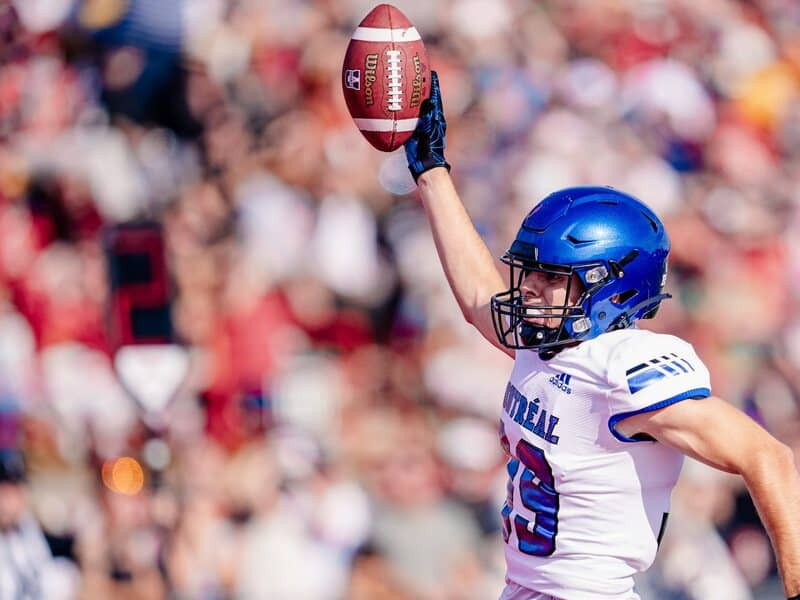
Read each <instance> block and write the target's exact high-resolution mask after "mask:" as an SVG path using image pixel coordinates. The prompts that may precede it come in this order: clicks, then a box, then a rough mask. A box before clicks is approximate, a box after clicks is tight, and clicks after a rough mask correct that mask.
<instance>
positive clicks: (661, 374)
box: [625, 352, 694, 394]
mask: <svg viewBox="0 0 800 600" xmlns="http://www.w3.org/2000/svg"><path fill="white" fill-rule="evenodd" d="M689 371H694V367H693V366H692V364H691V363H690V362H689V361H688V360H686V359H685V358H681V357H679V356H678V355H677V354H675V353H674V352H672V353H670V355H669V356H667V355H665V354H664V355H662V356H660V357H656V358H653V359H651V360H649V361H647V362H643V363H641V364H638V365H636V366H635V367H633V368H631V369H628V370H627V371H626V372H625V375H626V377H627V378H628V389H630V391H631V394H635V393H636V392H638V391H640V390H643V389H644V388H646V387H647V386H648V385H651V384H653V383H655V382H656V381H658V380H659V379H663V378H665V377H675V376H676V375H681V374H683V373H688V372H689Z"/></svg>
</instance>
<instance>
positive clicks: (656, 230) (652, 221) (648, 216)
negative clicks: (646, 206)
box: [642, 212, 658, 233]
mask: <svg viewBox="0 0 800 600" xmlns="http://www.w3.org/2000/svg"><path fill="white" fill-rule="evenodd" d="M642 214H643V215H644V218H645V219H647V222H648V223H650V227H652V228H653V231H654V232H655V233H658V223H656V222H655V221H654V220H653V218H652V217H651V216H650V215H648V214H647V213H646V212H643V213H642Z"/></svg>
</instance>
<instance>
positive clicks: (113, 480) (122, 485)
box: [102, 456, 144, 496]
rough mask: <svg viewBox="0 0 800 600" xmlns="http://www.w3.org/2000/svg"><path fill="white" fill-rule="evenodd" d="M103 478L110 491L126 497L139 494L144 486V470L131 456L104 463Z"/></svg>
mask: <svg viewBox="0 0 800 600" xmlns="http://www.w3.org/2000/svg"><path fill="white" fill-rule="evenodd" d="M102 477H103V484H105V486H106V487H107V488H108V489H110V490H111V491H112V492H116V493H118V494H124V495H126V496H134V495H136V494H138V493H139V492H140V491H141V490H142V487H143V486H144V470H143V469H142V466H141V465H140V464H139V462H138V461H137V460H136V459H135V458H131V457H130V456H121V457H120V458H116V459H111V460H107V461H106V462H105V463H103V468H102Z"/></svg>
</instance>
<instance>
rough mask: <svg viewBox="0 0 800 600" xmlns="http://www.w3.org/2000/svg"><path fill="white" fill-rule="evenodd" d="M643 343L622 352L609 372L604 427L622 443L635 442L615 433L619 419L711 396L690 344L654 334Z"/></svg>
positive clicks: (705, 373) (704, 370)
mask: <svg viewBox="0 0 800 600" xmlns="http://www.w3.org/2000/svg"><path fill="white" fill-rule="evenodd" d="M646 342H647V343H646V344H644V345H637V346H636V347H634V348H630V347H629V348H625V349H623V350H622V351H621V352H620V353H619V354H618V355H617V357H616V359H615V361H614V365H613V371H612V372H611V373H609V375H610V376H611V380H612V390H611V393H610V394H609V400H610V417H609V419H608V428H609V429H610V430H611V433H612V434H613V435H614V437H615V438H617V439H618V440H620V441H623V442H636V441H639V440H635V439H632V438H629V437H627V436H624V435H622V434H621V433H620V432H618V431H617V430H616V424H617V423H619V422H620V421H621V420H622V419H625V418H627V417H631V416H633V415H637V414H639V413H644V412H650V411H653V410H658V409H659V408H664V407H665V406H669V405H670V404H675V403H676V402H680V401H681V400H686V399H689V398H707V397H708V396H710V395H711V378H710V376H709V373H708V369H707V368H706V366H705V365H704V364H703V362H702V361H701V360H700V358H699V357H698V356H697V354H696V353H695V351H694V348H693V347H692V345H691V344H689V343H688V342H685V341H683V340H681V339H680V338H677V337H675V336H671V335H654V336H652V337H650V338H648V339H647V340H646Z"/></svg>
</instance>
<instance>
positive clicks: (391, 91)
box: [342, 4, 431, 152]
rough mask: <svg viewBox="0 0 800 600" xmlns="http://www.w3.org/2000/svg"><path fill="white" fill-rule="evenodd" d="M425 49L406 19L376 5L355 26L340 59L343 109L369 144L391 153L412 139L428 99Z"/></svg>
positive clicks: (389, 8) (389, 9)
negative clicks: (420, 111) (425, 101)
mask: <svg viewBox="0 0 800 600" xmlns="http://www.w3.org/2000/svg"><path fill="white" fill-rule="evenodd" d="M429 73H430V69H429V65H428V57H427V55H426V54H425V44H423V43H422V38H421V37H420V35H419V32H418V31H417V29H416V28H415V27H414V26H413V25H412V24H411V22H410V21H409V20H408V19H407V18H406V16H405V15H404V14H403V13H401V12H400V11H399V10H398V9H397V8H395V7H394V6H392V5H390V4H379V5H378V6H376V7H375V8H373V9H372V10H371V11H370V12H369V14H368V15H367V16H366V17H364V19H363V20H362V21H361V23H359V24H358V27H356V30H355V31H354V32H353V35H352V36H351V37H350V44H349V45H348V46H347V52H346V53H345V55H344V64H343V65H342V90H344V99H345V101H346V102H347V109H348V110H349V111H350V115H351V116H352V117H353V120H354V121H355V123H356V126H357V127H358V128H359V130H361V133H362V134H364V137H365V138H367V140H368V141H369V143H370V144H372V145H373V146H375V147H376V148H377V149H378V150H383V151H384V152H391V151H392V150H395V149H396V148H399V147H400V146H402V145H403V144H404V143H405V142H406V140H407V139H408V138H409V137H411V134H412V133H413V132H414V128H415V127H416V126H417V118H418V117H419V109H420V105H421V104H422V101H423V100H425V99H426V98H427V97H428V96H429V95H430V85H431V78H430V74H429Z"/></svg>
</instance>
